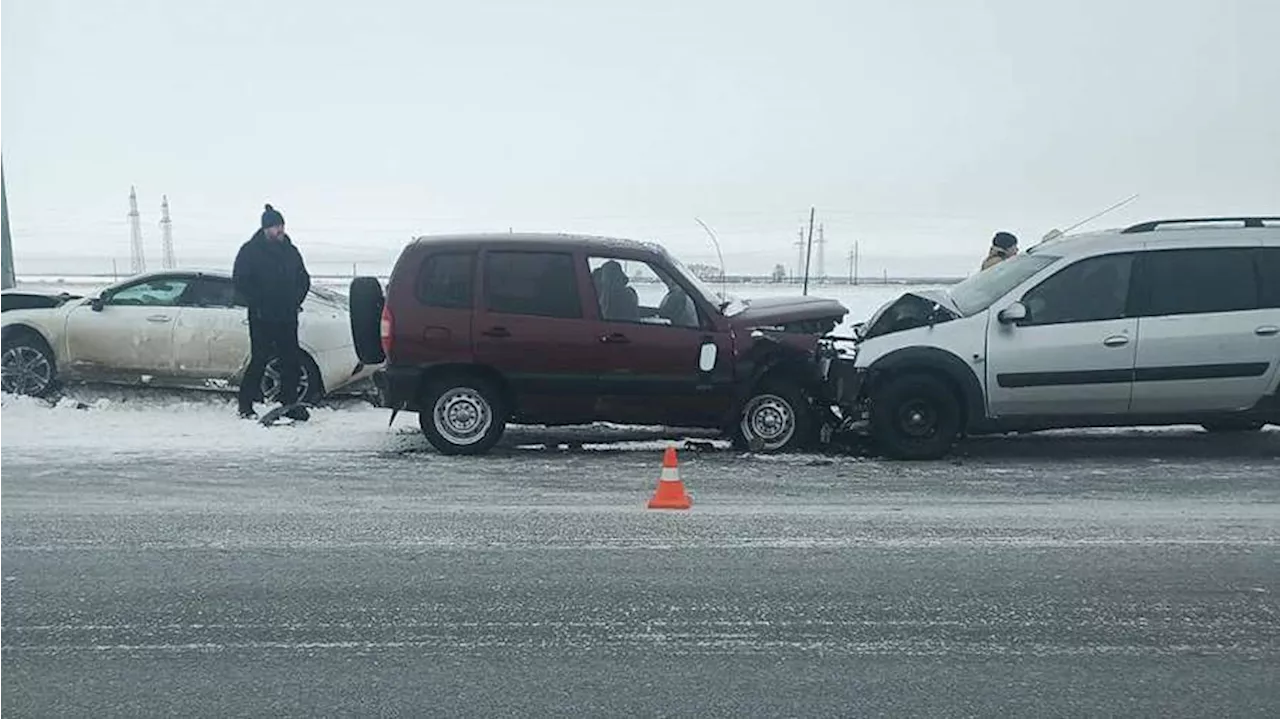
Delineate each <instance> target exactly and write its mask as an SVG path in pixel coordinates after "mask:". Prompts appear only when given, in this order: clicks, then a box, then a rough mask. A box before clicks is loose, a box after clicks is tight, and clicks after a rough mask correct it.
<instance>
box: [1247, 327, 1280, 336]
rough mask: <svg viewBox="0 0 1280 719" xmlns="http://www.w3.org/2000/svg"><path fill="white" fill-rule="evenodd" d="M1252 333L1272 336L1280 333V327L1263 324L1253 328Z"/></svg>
mask: <svg viewBox="0 0 1280 719" xmlns="http://www.w3.org/2000/svg"><path fill="white" fill-rule="evenodd" d="M1253 333H1254V334H1255V335H1257V336H1259V337H1273V336H1275V335H1280V327H1276V326H1275V325H1263V326H1261V327H1259V328H1258V329H1256V330H1254V331H1253Z"/></svg>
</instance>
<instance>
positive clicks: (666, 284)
mask: <svg viewBox="0 0 1280 719" xmlns="http://www.w3.org/2000/svg"><path fill="white" fill-rule="evenodd" d="M587 265H588V266H589V267H590V269H591V284H592V286H593V287H594V288H595V293H596V304H597V306H598V307H599V309H600V318H601V319H603V320H605V321H606V322H634V323H637V324H649V325H660V326H666V327H686V328H696V327H699V326H700V323H699V321H698V308H697V305H696V304H694V302H693V299H692V298H691V297H690V296H689V293H688V292H686V291H685V290H684V288H683V287H681V286H680V284H679V283H678V282H676V281H675V279H674V278H673V277H672V276H671V275H670V273H668V272H666V271H664V270H663V269H661V268H659V267H655V266H654V265H651V264H649V263H648V262H641V261H639V260H624V259H616V258H611V257H588V258H587Z"/></svg>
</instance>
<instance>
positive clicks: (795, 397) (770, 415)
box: [732, 378, 814, 452]
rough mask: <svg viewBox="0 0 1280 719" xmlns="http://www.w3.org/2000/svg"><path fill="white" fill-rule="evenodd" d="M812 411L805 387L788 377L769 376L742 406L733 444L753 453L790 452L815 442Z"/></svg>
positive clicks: (734, 430) (733, 435)
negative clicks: (774, 377) (773, 377)
mask: <svg viewBox="0 0 1280 719" xmlns="http://www.w3.org/2000/svg"><path fill="white" fill-rule="evenodd" d="M813 433H814V422H813V413H812V412H811V411H810V408H809V402H808V401H807V399H806V398H805V394H804V390H802V389H800V386H799V385H797V384H796V383H795V382H792V381H790V380H786V379H781V378H778V379H766V380H765V381H763V382H761V383H760V385H759V386H758V387H756V389H755V391H754V392H752V393H751V396H750V397H748V398H747V401H746V402H744V403H743V405H742V412H741V413H740V414H739V416H738V422H737V425H736V426H735V427H734V428H733V434H732V437H733V444H734V447H736V448H738V449H740V450H749V451H752V452H791V451H796V450H801V449H805V448H807V447H810V446H812V445H813V439H814V435H813Z"/></svg>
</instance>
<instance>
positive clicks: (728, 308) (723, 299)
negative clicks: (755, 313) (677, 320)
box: [667, 255, 747, 317]
mask: <svg viewBox="0 0 1280 719" xmlns="http://www.w3.org/2000/svg"><path fill="white" fill-rule="evenodd" d="M667 260H669V261H670V262H671V267H672V269H674V270H675V271H676V273H677V274H679V275H680V277H681V279H683V280H684V281H685V282H687V283H688V284H689V285H691V286H692V287H693V290H694V292H697V293H698V294H700V295H702V299H704V300H706V301H707V302H708V303H710V304H711V305H713V306H714V307H717V308H719V309H720V311H721V312H724V314H725V315H726V316H728V317H732V316H733V315H736V314H738V313H739V312H742V311H743V310H745V309H746V308H747V306H746V303H744V302H743V301H741V300H739V299H737V298H735V297H727V296H722V295H721V293H719V292H716V291H715V290H713V289H711V286H710V285H708V284H707V283H705V282H703V281H702V280H701V279H700V278H699V277H698V276H697V275H695V274H693V272H691V271H690V270H689V268H688V267H685V266H684V264H683V263H681V262H680V260H677V259H676V258H675V257H673V256H671V255H667ZM716 298H720V299H716Z"/></svg>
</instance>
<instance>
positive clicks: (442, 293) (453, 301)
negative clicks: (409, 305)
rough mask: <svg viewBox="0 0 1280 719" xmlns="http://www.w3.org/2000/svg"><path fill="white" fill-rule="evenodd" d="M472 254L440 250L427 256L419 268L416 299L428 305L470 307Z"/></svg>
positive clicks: (473, 273) (473, 263) (458, 308)
mask: <svg viewBox="0 0 1280 719" xmlns="http://www.w3.org/2000/svg"><path fill="white" fill-rule="evenodd" d="M474 277H475V254H474V253H471V252H442V253H439V254H434V255H428V256H427V258H426V259H424V260H423V261H422V266H421V267H420V268H419V269H418V283H417V295H418V301H419V302H421V303H422V304H423V305H426V306H427V307H441V308H445V309H455V310H466V309H471V304H472V302H471V296H472V283H473V280H474Z"/></svg>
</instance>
